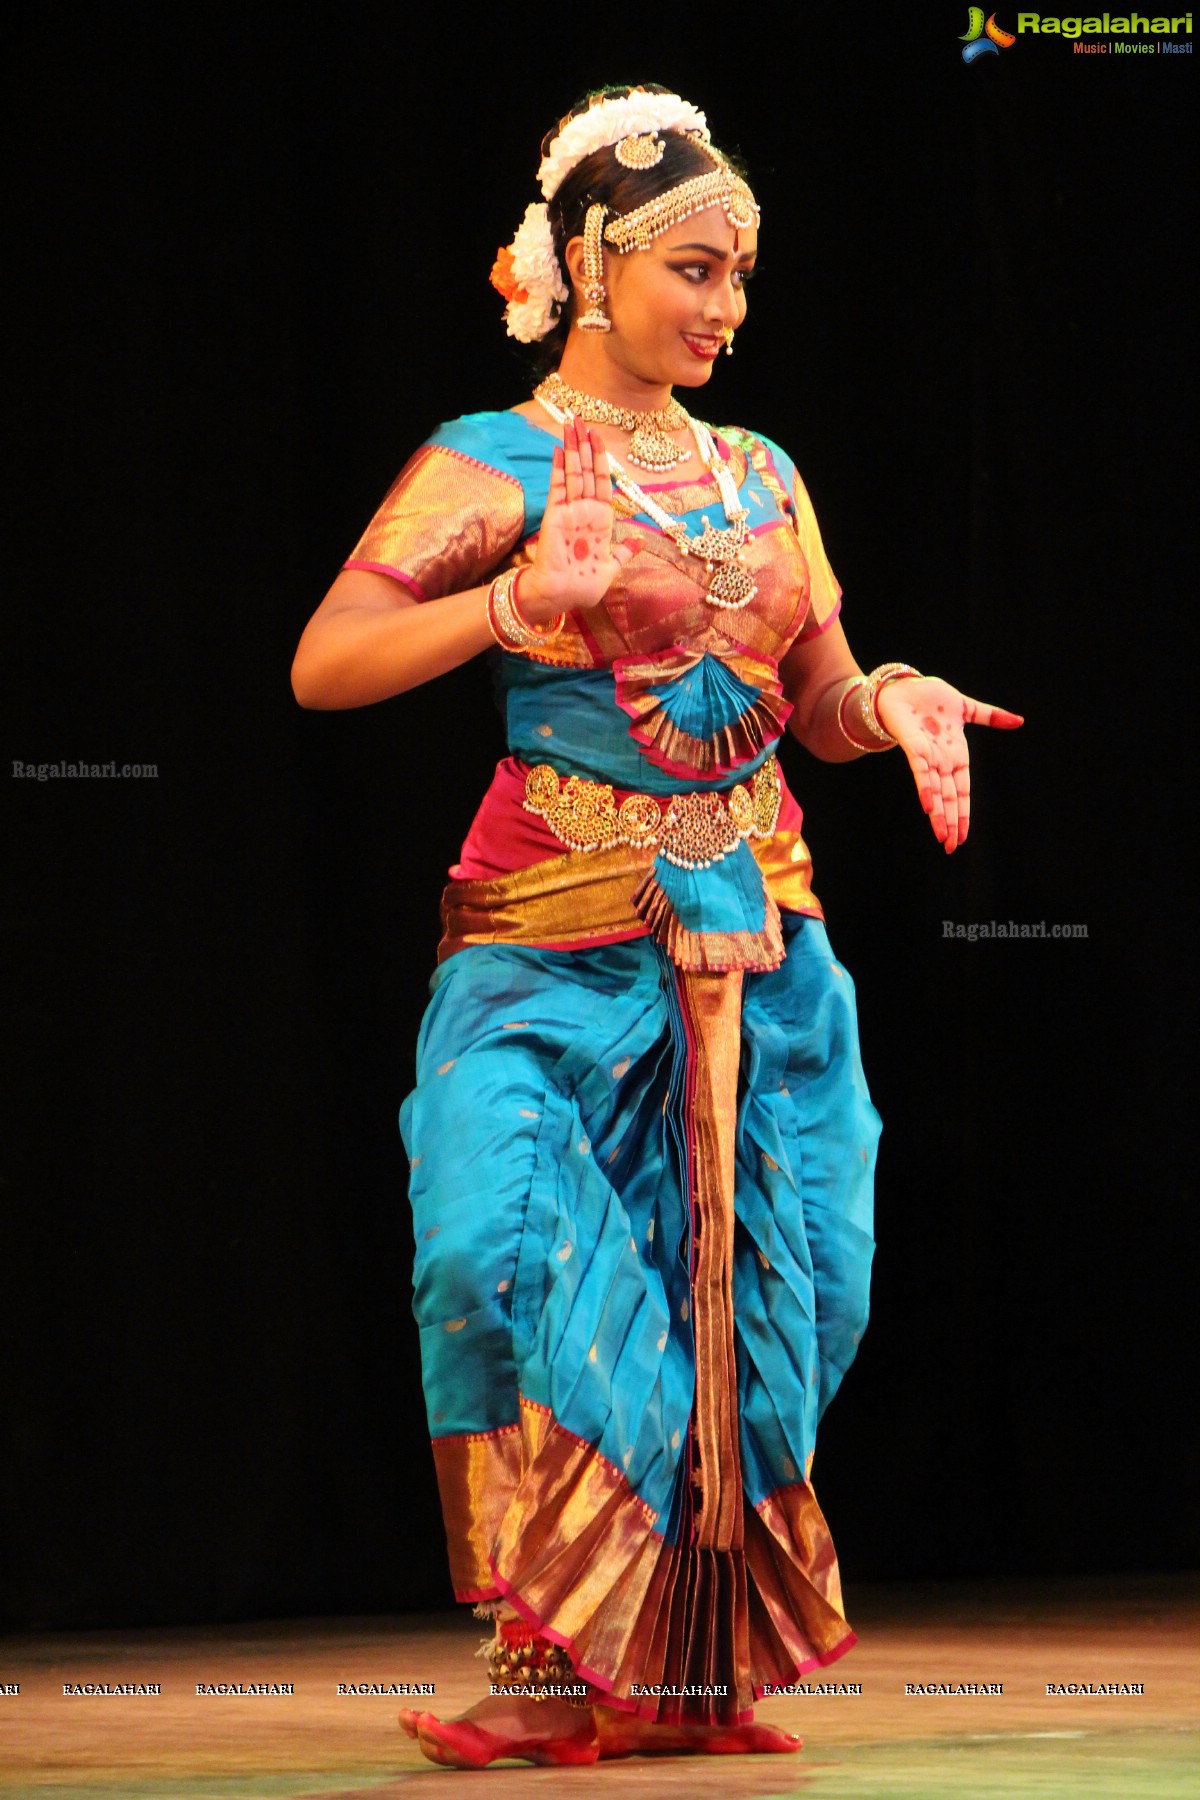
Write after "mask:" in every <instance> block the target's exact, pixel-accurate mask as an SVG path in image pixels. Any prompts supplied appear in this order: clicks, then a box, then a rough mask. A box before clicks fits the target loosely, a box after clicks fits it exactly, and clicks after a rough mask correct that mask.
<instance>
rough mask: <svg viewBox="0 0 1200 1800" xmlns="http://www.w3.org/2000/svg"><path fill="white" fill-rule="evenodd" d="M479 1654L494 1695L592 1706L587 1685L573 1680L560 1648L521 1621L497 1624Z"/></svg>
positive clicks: (562, 1650)
mask: <svg viewBox="0 0 1200 1800" xmlns="http://www.w3.org/2000/svg"><path fill="white" fill-rule="evenodd" d="M481 1653H483V1654H486V1657H487V1665H488V1672H489V1674H490V1675H491V1678H492V1691H493V1692H494V1693H500V1694H516V1695H519V1696H520V1697H521V1698H522V1699H524V1700H565V1701H567V1703H568V1704H569V1705H570V1706H590V1705H591V1701H590V1700H589V1698H588V1689H587V1683H586V1682H585V1681H580V1680H579V1679H578V1677H577V1676H576V1674H575V1670H574V1668H573V1667H572V1666H571V1659H570V1657H569V1656H568V1655H567V1653H566V1651H565V1650H564V1649H563V1647H562V1645H561V1644H552V1643H550V1641H549V1639H547V1638H544V1637H541V1636H539V1635H538V1634H537V1633H535V1632H533V1631H531V1630H530V1628H529V1626H528V1625H527V1624H526V1623H525V1622H524V1620H523V1619H514V1620H505V1621H503V1622H502V1623H500V1624H498V1626H497V1632H496V1637H495V1639H494V1640H493V1641H492V1642H491V1643H488V1644H486V1645H485V1646H483V1650H482V1652H481Z"/></svg>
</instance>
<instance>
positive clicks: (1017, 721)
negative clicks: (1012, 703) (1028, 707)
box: [992, 712, 1025, 731]
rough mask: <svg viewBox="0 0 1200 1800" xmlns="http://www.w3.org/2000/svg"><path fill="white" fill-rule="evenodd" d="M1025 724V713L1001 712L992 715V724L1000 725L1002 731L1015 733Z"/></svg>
mask: <svg viewBox="0 0 1200 1800" xmlns="http://www.w3.org/2000/svg"><path fill="white" fill-rule="evenodd" d="M1024 723H1025V715H1024V713H1010V712H1000V713H993V714H992V724H993V725H998V726H999V727H1000V729H1001V731H1015V730H1016V729H1017V726H1018V725H1023V724H1024Z"/></svg>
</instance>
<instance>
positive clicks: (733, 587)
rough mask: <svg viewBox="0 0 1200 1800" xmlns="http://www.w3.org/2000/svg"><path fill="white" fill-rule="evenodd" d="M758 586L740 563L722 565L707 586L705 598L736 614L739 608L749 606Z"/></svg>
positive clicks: (714, 604)
mask: <svg viewBox="0 0 1200 1800" xmlns="http://www.w3.org/2000/svg"><path fill="white" fill-rule="evenodd" d="M757 592H758V585H757V583H756V582H755V581H754V580H753V578H752V577H751V576H750V574H749V573H748V572H747V570H745V569H743V568H742V566H741V564H740V563H736V562H729V563H722V564H721V567H720V568H719V569H717V570H716V571H715V573H714V574H713V578H712V580H711V581H710V582H709V584H708V588H707V591H706V594H705V598H706V599H707V600H709V601H711V603H712V604H713V606H720V607H723V608H724V609H725V611H726V612H737V611H738V609H739V608H740V607H743V606H749V604H750V602H751V601H752V600H753V598H754V596H755V594H757Z"/></svg>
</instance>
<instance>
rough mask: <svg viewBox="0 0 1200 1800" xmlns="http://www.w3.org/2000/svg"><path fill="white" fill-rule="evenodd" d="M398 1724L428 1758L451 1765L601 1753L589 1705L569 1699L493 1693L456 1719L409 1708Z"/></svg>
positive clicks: (585, 1757)
mask: <svg viewBox="0 0 1200 1800" xmlns="http://www.w3.org/2000/svg"><path fill="white" fill-rule="evenodd" d="M400 1724H401V1725H402V1727H403V1728H404V1730H405V1731H406V1732H407V1733H408V1735H409V1736H410V1737H415V1738H416V1740H417V1742H418V1744H419V1745H420V1746H421V1750H422V1752H423V1754H424V1755H425V1756H427V1757H428V1758H429V1760H430V1762H436V1763H443V1764H445V1765H446V1766H448V1767H449V1768H452V1769H484V1768H486V1767H487V1765H488V1764H489V1763H493V1762H499V1761H501V1760H502V1759H504V1758H508V1757H515V1758H517V1759H518V1760H519V1761H521V1762H531V1763H592V1762H595V1761H596V1758H597V1756H598V1754H599V1744H598V1741H597V1737H596V1726H595V1722H594V1720H593V1717H592V1714H591V1711H590V1710H589V1709H588V1708H587V1707H578V1706H568V1704H567V1702H566V1701H565V1700H553V1699H552V1700H528V1699H525V1698H523V1697H522V1696H519V1695H511V1694H489V1695H488V1696H487V1697H486V1698H485V1699H483V1700H479V1701H477V1702H476V1704H475V1705H474V1706H472V1707H471V1708H469V1710H468V1711H467V1712H465V1713H463V1714H462V1715H461V1716H460V1717H459V1718H457V1719H439V1718H437V1717H436V1716H435V1715H434V1714H433V1713H429V1712H420V1713H418V1712H413V1711H411V1709H409V1708H408V1707H405V1708H404V1710H403V1711H402V1712H401V1714H400Z"/></svg>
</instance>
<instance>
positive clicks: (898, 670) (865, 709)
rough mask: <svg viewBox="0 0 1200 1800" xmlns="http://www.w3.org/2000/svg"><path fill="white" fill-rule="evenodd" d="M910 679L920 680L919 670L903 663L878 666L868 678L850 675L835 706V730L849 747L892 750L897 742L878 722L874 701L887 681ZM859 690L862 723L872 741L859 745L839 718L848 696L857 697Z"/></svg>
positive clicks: (844, 722) (867, 749) (857, 740)
mask: <svg viewBox="0 0 1200 1800" xmlns="http://www.w3.org/2000/svg"><path fill="white" fill-rule="evenodd" d="M910 677H914V678H915V679H916V680H918V681H919V680H920V679H921V671H920V670H919V669H914V668H913V666H912V664H911V663H903V662H889V663H880V664H879V667H878V668H877V669H872V670H871V673H870V674H869V675H852V676H851V677H850V679H849V681H847V682H846V684H845V686H844V687H843V688H842V691H841V693H840V694H839V696H838V703H837V722H838V730H839V731H840V732H841V734H842V736H843V737H844V738H845V740H846V742H847V743H848V744H852V745H853V746H854V748H855V749H856V750H866V751H872V750H893V749H894V748H895V746H896V739H895V738H894V737H893V736H892V734H891V732H890V731H888V730H887V729H886V727H885V726H884V724H883V721H882V720H881V719H880V717H879V713H878V711H877V709H876V701H877V700H878V698H879V694H880V691H881V689H883V688H885V687H886V686H887V684H888V682H889V681H905V680H907V679H909V678H910ZM860 690H862V698H861V700H860V702H859V712H860V714H861V717H862V722H863V724H864V725H865V726H866V728H867V730H868V731H869V732H870V733H871V736H872V738H873V739H874V742H873V743H870V744H864V743H861V742H860V741H859V739H858V738H856V737H854V736H853V735H852V733H851V732H850V731H849V730H848V729H847V727H846V721H845V719H844V718H843V716H842V709H843V707H844V706H845V704H846V702H847V700H848V699H849V698H850V696H851V694H856V693H858V692H859V691H860Z"/></svg>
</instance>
